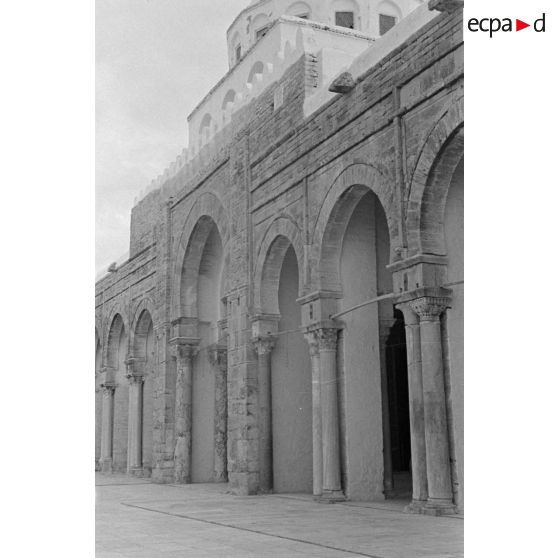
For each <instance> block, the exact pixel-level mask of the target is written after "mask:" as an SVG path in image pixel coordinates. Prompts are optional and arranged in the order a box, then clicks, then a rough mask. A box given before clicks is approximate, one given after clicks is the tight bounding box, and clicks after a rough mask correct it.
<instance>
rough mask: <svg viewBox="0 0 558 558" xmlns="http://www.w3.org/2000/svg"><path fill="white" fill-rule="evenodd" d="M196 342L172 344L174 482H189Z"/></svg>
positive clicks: (197, 341)
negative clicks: (174, 395) (174, 374)
mask: <svg viewBox="0 0 558 558" xmlns="http://www.w3.org/2000/svg"><path fill="white" fill-rule="evenodd" d="M198 344H199V340H190V341H183V342H182V341H177V342H175V343H174V344H173V347H174V351H175V358H176V402H175V408H174V436H175V441H176V442H175V447H174V481H175V482H177V483H186V484H187V483H190V482H191V457H192V375H193V365H194V357H195V356H196V354H197V351H198Z"/></svg>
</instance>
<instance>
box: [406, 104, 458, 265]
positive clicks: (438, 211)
mask: <svg viewBox="0 0 558 558" xmlns="http://www.w3.org/2000/svg"><path fill="white" fill-rule="evenodd" d="M464 142H465V140H464V123H463V109H462V106H461V103H456V104H454V105H452V107H451V108H450V109H449V110H448V111H446V112H445V113H444V114H443V115H442V116H441V118H440V119H439V120H438V121H437V122H436V124H435V125H434V126H433V128H432V130H431V132H430V133H429V134H428V136H427V138H426V141H425V142H424V145H423V147H422V149H421V152H420V156H419V158H418V160H417V164H416V166H415V169H414V172H413V177H412V181H411V188H410V192H409V200H408V202H407V241H408V247H409V255H415V254H419V253H423V254H438V255H444V254H445V240H444V234H443V222H444V210H445V201H446V197H447V193H448V190H449V186H450V182H451V176H452V175H453V172H454V171H455V169H456V167H457V165H458V164H459V162H460V161H461V159H462V157H463V149H464Z"/></svg>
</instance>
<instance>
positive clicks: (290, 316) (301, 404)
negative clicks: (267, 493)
mask: <svg viewBox="0 0 558 558" xmlns="http://www.w3.org/2000/svg"><path fill="white" fill-rule="evenodd" d="M278 242H280V243H282V244H283V245H284V246H285V247H286V251H284V257H283V260H282V263H281V264H280V268H279V269H280V271H279V281H278V290H277V297H278V309H279V314H280V316H281V317H280V320H279V325H278V328H279V334H278V336H277V340H276V342H275V348H274V350H273V352H272V354H271V417H272V418H271V421H272V455H273V459H272V462H273V466H272V468H273V491H274V492H276V493H288V492H290V493H295V492H300V493H311V492H312V372H311V363H310V355H309V351H308V344H307V342H306V340H305V339H304V336H303V334H302V332H301V331H300V325H301V309H300V305H299V304H298V302H297V299H298V297H299V267H298V265H299V264H298V261H297V258H296V253H295V251H294V249H293V247H292V245H291V244H290V243H289V242H288V241H287V239H286V238H282V239H280V240H279V241H278ZM273 249H274V247H273V246H272V248H271V250H273Z"/></svg>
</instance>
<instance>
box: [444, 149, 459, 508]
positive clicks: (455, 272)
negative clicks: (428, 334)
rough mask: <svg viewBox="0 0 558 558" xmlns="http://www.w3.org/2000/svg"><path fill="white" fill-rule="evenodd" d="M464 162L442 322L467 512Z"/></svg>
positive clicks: (455, 465) (454, 184) (447, 220)
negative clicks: (448, 296)
mask: <svg viewBox="0 0 558 558" xmlns="http://www.w3.org/2000/svg"><path fill="white" fill-rule="evenodd" d="M463 165H464V159H463V157H461V160H460V161H459V163H458V164H457V166H456V168H455V171H454V172H453V175H452V176H451V180H450V185H449V189H448V194H447V199H446V206H445V212H444V238H445V244H446V255H447V260H448V264H447V282H448V283H449V284H450V285H451V290H452V302H451V308H448V309H447V311H446V314H445V319H443V320H442V336H443V338H444V357H445V368H446V371H447V380H446V398H447V399H448V401H450V404H449V405H448V407H449V408H448V411H449V412H448V422H449V425H448V426H449V430H450V433H451V436H450V443H451V448H450V451H451V454H452V477H453V487H454V499H455V503H456V504H457V506H458V508H460V509H463V491H464V480H463V476H464V466H463V460H464V449H463V446H464V444H463V436H464V424H463V417H464V407H463V401H464V369H463V362H464V348H463V339H464V283H463V280H464V218H463V214H464V186H463Z"/></svg>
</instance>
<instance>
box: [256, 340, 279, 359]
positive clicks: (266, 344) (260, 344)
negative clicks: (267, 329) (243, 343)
mask: <svg viewBox="0 0 558 558" xmlns="http://www.w3.org/2000/svg"><path fill="white" fill-rule="evenodd" d="M276 339H277V338H276V337H275V336H274V335H259V336H258V337H254V338H253V339H252V344H253V346H254V350H255V351H256V353H257V354H258V356H264V355H266V354H269V353H271V351H273V348H274V347H275V341H276Z"/></svg>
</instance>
